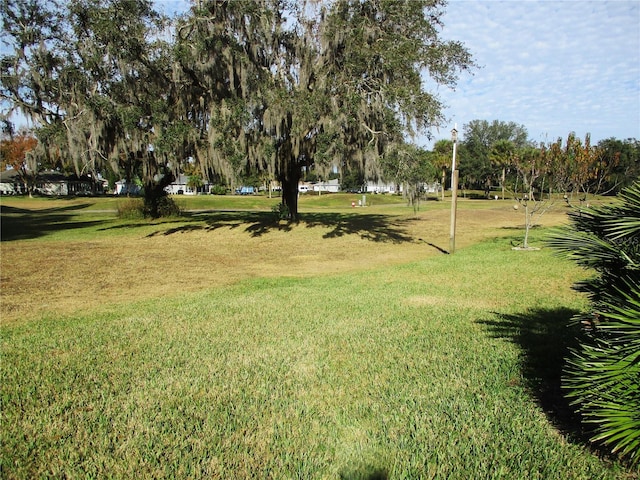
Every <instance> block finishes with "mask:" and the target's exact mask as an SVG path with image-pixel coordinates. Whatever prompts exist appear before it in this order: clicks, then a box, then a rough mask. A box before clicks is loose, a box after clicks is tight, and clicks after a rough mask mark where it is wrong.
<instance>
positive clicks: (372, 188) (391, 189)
mask: <svg viewBox="0 0 640 480" xmlns="http://www.w3.org/2000/svg"><path fill="white" fill-rule="evenodd" d="M367 193H402V186H401V185H397V184H396V183H393V182H383V181H382V180H377V181H375V182H374V181H372V180H369V181H367Z"/></svg>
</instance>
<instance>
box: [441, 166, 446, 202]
mask: <svg viewBox="0 0 640 480" xmlns="http://www.w3.org/2000/svg"><path fill="white" fill-rule="evenodd" d="M446 174H447V172H446V170H445V169H444V168H442V185H441V187H442V201H443V202H444V181H445V177H446Z"/></svg>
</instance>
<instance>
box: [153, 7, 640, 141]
mask: <svg viewBox="0 0 640 480" xmlns="http://www.w3.org/2000/svg"><path fill="white" fill-rule="evenodd" d="M156 3H157V4H158V5H161V6H162V8H163V9H164V10H165V11H166V12H167V13H173V12H181V11H184V10H185V9H186V8H187V7H188V5H189V2H188V1H187V0H156ZM443 22H444V29H443V31H442V36H443V38H445V39H451V40H460V41H462V42H463V43H464V44H465V45H466V46H467V48H468V49H469V50H470V51H471V53H472V54H473V56H474V58H475V60H476V63H477V64H478V65H479V66H480V68H479V69H477V70H475V71H474V73H473V75H469V74H463V75H461V77H460V79H459V82H458V85H457V88H456V89H455V91H451V90H449V89H448V88H444V87H440V88H439V89H437V90H436V92H437V93H438V95H439V96H440V98H441V99H442V100H444V102H445V103H446V104H447V105H448V108H447V109H446V110H445V116H446V117H447V118H448V119H450V124H449V125H448V126H447V127H445V128H442V129H440V130H439V131H438V130H435V129H434V130H433V131H432V134H433V136H434V138H435V139H440V138H450V130H451V128H453V125H454V123H457V125H458V130H459V131H460V132H462V127H463V125H464V124H466V123H468V122H470V121H471V120H475V119H480V120H489V121H491V120H502V121H505V122H510V121H513V122H516V123H518V124H522V125H524V126H525V127H526V128H527V131H528V132H529V138H530V139H531V140H534V141H537V142H546V141H554V140H555V139H557V138H558V137H563V138H566V136H567V134H568V133H569V132H570V131H574V132H575V133H576V134H577V135H578V136H579V137H581V138H584V135H585V134H586V133H590V134H591V139H592V141H593V142H597V141H599V140H602V139H605V138H609V137H616V138H619V139H625V138H629V137H634V138H637V139H640V1H638V0H631V1H629V0H616V1H604V0H598V1H571V0H525V1H522V0H507V1H500V0H475V1H471V0H450V2H449V5H448V6H447V7H446V13H445V16H444V18H443ZM430 88H431V87H430ZM416 142H417V143H418V144H420V145H423V146H426V147H429V148H430V147H431V145H432V142H430V141H428V140H427V139H426V138H424V137H420V138H418V139H416Z"/></svg>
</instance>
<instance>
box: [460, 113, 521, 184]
mask: <svg viewBox="0 0 640 480" xmlns="http://www.w3.org/2000/svg"><path fill="white" fill-rule="evenodd" d="M527 136H528V133H527V129H526V128H525V126H524V125H518V124H517V123H515V122H503V121H500V120H493V121H492V122H489V121H487V120H472V121H470V122H469V123H467V124H465V125H464V126H463V137H464V140H463V142H462V144H463V145H464V149H461V150H460V153H459V158H460V175H461V176H462V177H464V178H467V179H469V181H470V183H471V185H472V186H473V187H475V188H482V189H484V190H485V194H487V195H488V194H489V188H490V186H491V185H492V182H493V181H494V179H495V178H496V177H498V172H501V170H502V165H501V163H500V162H497V163H496V162H492V160H491V151H492V149H493V148H494V145H495V144H496V143H497V142H498V141H501V140H502V141H509V142H511V143H512V144H513V146H514V148H516V149H521V148H524V147H526V146H527V145H528V144H529V141H528V139H527Z"/></svg>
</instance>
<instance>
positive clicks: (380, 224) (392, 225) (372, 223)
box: [149, 211, 437, 248]
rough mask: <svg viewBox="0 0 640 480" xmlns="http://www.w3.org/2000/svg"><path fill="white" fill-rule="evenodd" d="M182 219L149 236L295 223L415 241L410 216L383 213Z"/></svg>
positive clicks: (330, 234)
mask: <svg viewBox="0 0 640 480" xmlns="http://www.w3.org/2000/svg"><path fill="white" fill-rule="evenodd" d="M184 220H185V222H192V223H189V224H187V225H181V226H178V227H175V228H169V229H167V230H158V231H156V232H154V233H151V234H150V235H149V236H150V237H152V236H157V235H174V234H177V233H185V232H192V231H196V230H204V231H215V230H218V229H221V228H227V229H236V228H240V229H243V230H244V231H245V232H247V233H248V234H249V235H250V236H252V237H261V236H263V235H266V234H268V233H270V232H274V231H290V230H291V229H292V228H293V227H294V226H296V225H301V226H305V227H307V228H313V227H325V228H327V229H328V231H327V232H326V233H325V234H324V235H323V238H339V237H343V236H347V235H357V236H359V237H360V238H362V239H364V240H369V241H373V242H391V243H408V242H415V241H417V239H415V238H413V237H412V236H411V235H410V234H408V233H407V230H406V226H407V224H408V223H409V222H410V221H411V220H410V219H397V218H392V217H389V216H385V215H367V214H364V215H363V214H349V215H345V214H340V213H306V214H302V215H300V220H299V221H298V222H296V223H291V222H287V221H282V220H280V221H279V220H277V219H276V217H275V216H274V214H273V213H272V212H255V211H252V212H244V211H234V212H230V211H225V212H205V213H192V214H189V215H187V216H186V217H185V219H184ZM436 248H437V247H436Z"/></svg>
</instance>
